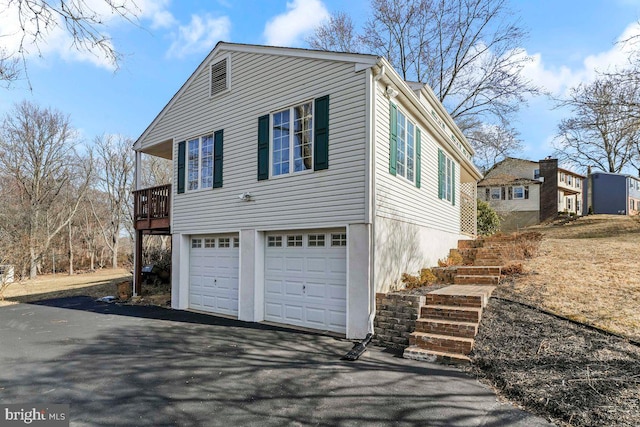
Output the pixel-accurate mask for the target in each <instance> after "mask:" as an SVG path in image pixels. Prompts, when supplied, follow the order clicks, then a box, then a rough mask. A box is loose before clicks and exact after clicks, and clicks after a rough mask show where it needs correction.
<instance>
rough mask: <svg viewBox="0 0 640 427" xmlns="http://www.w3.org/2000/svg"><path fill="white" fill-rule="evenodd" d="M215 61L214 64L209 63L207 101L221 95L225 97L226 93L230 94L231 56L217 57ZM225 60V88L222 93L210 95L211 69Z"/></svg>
mask: <svg viewBox="0 0 640 427" xmlns="http://www.w3.org/2000/svg"><path fill="white" fill-rule="evenodd" d="M216 59H217V61H216V62H211V63H209V99H216V98H218V97H220V96H222V95H226V94H227V93H229V92H231V54H229V53H228V54H226V55H221V56H219V57H217V58H216ZM225 59H226V60H227V71H226V77H227V88H226V89H225V90H223V91H222V92H219V93H216V94H215V95H212V94H211V89H212V88H211V68H212V67H213V66H214V65H216V64H218V63H219V62H221V61H224V60H225Z"/></svg>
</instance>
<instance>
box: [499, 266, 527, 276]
mask: <svg viewBox="0 0 640 427" xmlns="http://www.w3.org/2000/svg"><path fill="white" fill-rule="evenodd" d="M500 271H501V273H502V275H503V276H516V275H519V274H522V273H524V268H523V267H522V264H521V263H509V264H507V265H505V266H503V267H502V270H500Z"/></svg>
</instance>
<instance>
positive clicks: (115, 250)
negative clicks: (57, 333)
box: [111, 235, 118, 268]
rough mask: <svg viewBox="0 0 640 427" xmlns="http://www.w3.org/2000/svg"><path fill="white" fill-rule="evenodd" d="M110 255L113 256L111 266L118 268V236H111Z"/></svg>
mask: <svg viewBox="0 0 640 427" xmlns="http://www.w3.org/2000/svg"><path fill="white" fill-rule="evenodd" d="M112 256H113V257H112V259H111V263H112V267H113V268H118V236H117V235H115V236H114V237H113V249H112Z"/></svg>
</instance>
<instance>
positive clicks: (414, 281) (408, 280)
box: [402, 268, 438, 289]
mask: <svg viewBox="0 0 640 427" xmlns="http://www.w3.org/2000/svg"><path fill="white" fill-rule="evenodd" d="M437 280H438V278H437V277H436V276H435V274H433V272H432V271H431V269H430V268H423V269H422V270H420V275H419V276H414V275H411V274H408V273H403V274H402V282H403V283H404V284H405V286H406V288H407V289H415V288H421V287H423V286H429V285H432V284H434V283H435V282H436V281H437Z"/></svg>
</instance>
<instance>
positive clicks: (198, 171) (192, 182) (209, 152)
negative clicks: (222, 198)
mask: <svg viewBox="0 0 640 427" xmlns="http://www.w3.org/2000/svg"><path fill="white" fill-rule="evenodd" d="M212 187H213V135H205V136H201V137H199V138H194V139H190V140H187V191H193V190H198V189H200V188H212Z"/></svg>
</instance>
